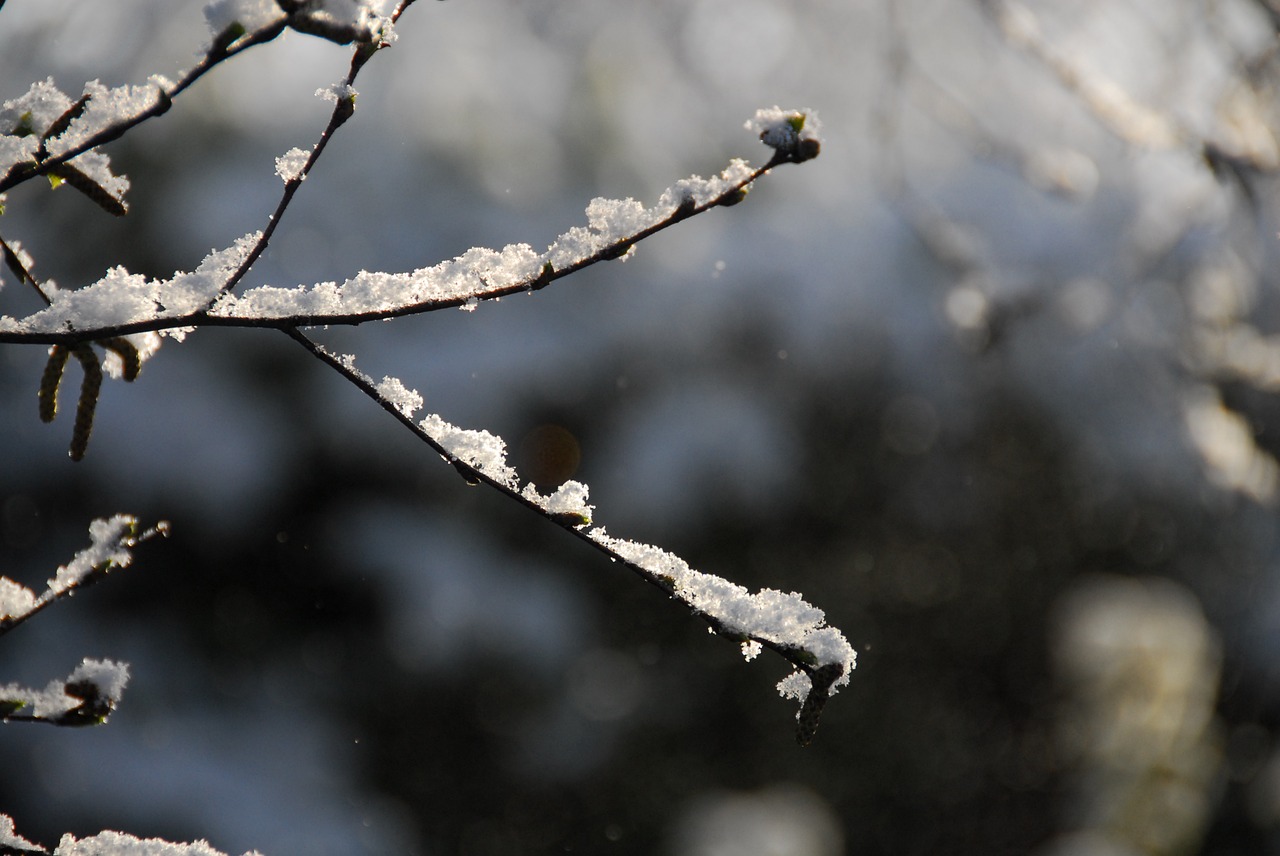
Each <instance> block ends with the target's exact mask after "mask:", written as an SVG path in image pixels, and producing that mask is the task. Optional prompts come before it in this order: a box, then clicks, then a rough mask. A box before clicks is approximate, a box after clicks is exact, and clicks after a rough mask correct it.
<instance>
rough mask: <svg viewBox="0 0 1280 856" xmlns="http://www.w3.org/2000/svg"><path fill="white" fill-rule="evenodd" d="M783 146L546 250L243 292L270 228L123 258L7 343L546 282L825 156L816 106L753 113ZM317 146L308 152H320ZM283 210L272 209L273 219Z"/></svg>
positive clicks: (441, 302) (0, 338)
mask: <svg viewBox="0 0 1280 856" xmlns="http://www.w3.org/2000/svg"><path fill="white" fill-rule="evenodd" d="M747 127H748V128H750V129H752V130H755V131H756V132H757V133H758V134H759V135H760V138H761V140H762V142H764V143H765V144H766V145H768V146H770V147H771V148H773V149H774V157H773V158H772V159H771V160H770V161H769V162H768V163H766V164H764V165H763V166H760V167H755V168H752V167H751V166H750V165H748V164H747V163H746V161H744V160H742V159H739V158H735V159H734V160H732V161H731V162H730V163H729V165H728V166H727V167H726V168H725V169H724V170H723V171H721V173H720V174H719V175H717V176H713V177H711V178H702V177H700V176H692V177H690V178H686V179H682V180H680V181H678V182H676V183H675V184H674V185H672V186H671V187H669V188H667V190H665V191H664V192H663V193H662V194H661V196H660V197H659V199H658V202H657V203H656V204H655V205H654V206H653V207H646V206H644V205H643V204H642V203H640V202H637V201H636V200H634V199H631V198H627V199H621V200H619V199H605V198H596V199H593V200H592V201H591V203H590V204H589V205H588V206H587V210H586V217H587V225H586V226H575V227H573V228H571V229H569V230H568V231H567V232H565V233H564V234H562V235H560V236H559V237H557V238H556V239H555V240H554V241H553V242H552V243H551V245H550V246H549V247H547V249H546V250H545V251H543V252H541V253H538V252H536V251H534V250H533V248H532V247H530V246H529V245H528V244H510V245H508V246H506V247H504V248H503V249H502V250H492V249H487V248H482V247H477V248H473V249H471V250H468V251H467V252H466V253H464V254H463V255H461V256H458V257H457V258H454V259H451V260H449V261H445V262H440V263H439V264H436V265H434V266H432V267H428V268H420V269H418V270H414V271H408V272H404V273H384V272H370V271H361V272H360V273H358V274H356V275H355V276H354V277H352V278H350V279H348V280H346V281H345V282H342V283H337V282H322V283H317V284H314V285H309V286H308V285H300V286H297V287H295V288H282V287H279V286H272V285H263V286H259V287H257V288H252V289H249V290H247V291H245V292H244V293H243V294H240V295H235V294H230V293H228V292H227V284H228V281H230V280H232V279H235V278H238V276H240V275H242V273H243V271H244V270H245V265H246V262H249V261H251V259H252V258H256V256H257V255H258V254H260V253H261V251H262V249H263V248H264V246H265V243H264V242H265V239H266V238H267V237H268V236H267V235H266V234H265V233H263V232H256V233H253V234H251V235H247V236H245V237H243V238H241V239H240V240H239V241H237V243H236V244H235V246H233V247H230V248H227V249H225V250H220V251H216V252H214V253H213V254H211V255H210V256H208V257H207V258H206V259H205V260H204V262H203V263H202V264H201V265H200V267H199V268H197V269H196V271H194V272H193V273H179V274H176V275H175V276H174V277H173V278H171V279H168V280H148V279H147V278H146V277H143V276H141V275H138V274H131V273H129V272H128V271H126V270H125V269H123V268H113V269H112V270H111V271H108V273H107V275H106V276H104V277H103V278H102V279H100V280H98V281H97V282H95V283H92V284H91V285H88V286H86V287H84V288H81V289H78V290H76V291H71V292H59V293H58V294H57V295H55V296H54V298H53V302H52V305H50V306H49V307H47V308H46V309H43V310H40V311H38V312H36V313H34V314H32V315H29V316H27V317H26V318H23V319H21V320H18V319H14V318H11V317H8V316H3V317H0V342H28V343H59V342H67V341H79V340H83V339H100V338H102V337H104V336H120V335H124V334H127V333H137V332H144V331H150V332H155V331H165V330H179V331H186V330H189V329H191V328H194V327H200V326H239V327H273V326H274V327H283V326H289V327H296V326H302V327H308V326H324V325H331V324H360V323H364V322H366V321H373V320H382V319H387V318H394V317H398V316H403V315H414V314H421V313H424V312H431V311H435V310H439V309H446V308H452V307H460V308H463V309H471V308H474V307H475V306H476V305H477V304H478V303H479V302H480V301H483V300H493V299H497V298H501V297H505V296H507V295H511V294H518V293H521V292H527V291H536V290H538V289H541V288H544V287H545V286H547V285H548V284H550V283H551V282H552V281H554V280H557V279H560V278H561V277H564V276H567V275H569V274H571V273H574V272H576V271H579V270H581V269H582V268H585V267H588V266H590V265H593V264H596V263H598V262H602V261H608V260H611V259H617V258H625V257H626V256H627V255H628V254H629V253H630V252H631V250H632V248H633V247H634V246H635V244H636V243H638V242H639V241H642V240H644V239H645V238H648V237H650V236H651V235H654V234H656V233H657V232H659V231H662V230H663V229H666V228H669V227H670V226H673V225H675V224H676V223H678V222H680V221H682V220H684V219H686V218H688V217H691V216H694V215H696V214H701V213H704V212H706V211H709V210H711V209H712V208H715V207H719V206H726V205H733V204H736V203H737V202H740V201H741V200H742V199H743V198H744V196H745V195H746V193H747V191H748V190H749V188H750V186H751V185H752V183H753V182H755V181H756V180H757V179H758V178H760V176H762V175H763V174H765V173H766V172H768V171H769V170H771V169H773V168H774V167H776V166H778V165H780V164H783V163H799V162H802V161H804V160H809V159H812V158H813V157H816V156H817V152H818V150H819V138H818V136H817V131H816V129H817V128H818V119H817V116H816V113H814V111H812V110H808V111H785V110H781V109H779V108H776V107H775V108H772V109H769V110H760V111H758V112H757V113H756V115H755V117H754V118H753V119H752V120H750V121H749V122H748V123H747ZM302 154H303V153H302V151H301V150H299V149H293V150H290V151H289V152H287V153H286V154H285V155H284V156H282V157H281V158H280V159H279V160H278V162H277V170H278V171H279V173H280V174H281V175H282V177H283V176H287V180H288V181H289V182H290V183H292V184H294V185H295V186H296V184H298V183H300V182H301V181H302V179H303V178H305V171H304V170H303V168H302V166H301V163H300V162H301V161H302V157H301V155H302ZM314 160H315V153H314V152H313V153H312V154H311V155H310V160H309V161H308V162H314ZM278 221H279V217H278V216H277V217H273V219H272V223H273V224H274V223H275V222H278Z"/></svg>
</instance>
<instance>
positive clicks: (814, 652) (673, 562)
mask: <svg viewBox="0 0 1280 856" xmlns="http://www.w3.org/2000/svg"><path fill="white" fill-rule="evenodd" d="M289 334H290V336H291V337H292V338H294V339H295V340H296V341H297V342H298V343H299V344H301V345H302V346H303V347H305V348H306V349H307V350H308V351H310V352H311V353H312V354H313V355H315V356H317V357H319V358H320V359H322V360H324V361H325V362H326V363H328V364H329V365H330V366H332V367H333V368H334V369H336V370H337V371H338V372H339V373H340V374H342V375H343V377H345V378H346V379H347V380H349V381H350V382H351V383H353V384H354V385H355V386H356V387H358V388H359V389H360V390H361V391H362V392H364V393H365V394H366V395H368V396H369V397H370V398H372V399H373V400H374V401H376V402H378V404H379V405H381V406H382V408H383V409H384V410H386V411H387V412H389V413H391V414H392V415H394V416H395V417H396V418H397V419H398V420H399V421H400V422H401V423H402V424H403V425H405V426H406V427H407V428H409V429H410V430H411V431H413V432H414V434H416V435H417V436H418V437H419V438H420V439H422V440H423V441H424V442H426V443H427V444H428V445H429V446H431V447H432V448H433V449H435V451H436V452H438V453H439V454H440V456H441V457H442V458H443V459H444V460H445V461H446V462H447V463H449V464H450V465H452V466H453V467H454V468H455V469H456V470H458V472H459V474H461V475H462V477H463V478H464V479H465V480H466V481H467V483H468V484H472V485H475V484H480V483H481V482H483V483H485V484H487V485H489V486H490V487H492V488H494V489H496V490H498V491H500V492H502V493H504V494H506V495H507V496H509V497H511V498H512V499H514V500H516V501H518V502H520V503H521V504H523V505H525V506H526V507H528V508H530V509H532V510H534V511H535V512H537V513H539V514H541V515H542V516H543V517H546V518H547V519H548V520H551V521H552V522H554V523H556V524H557V525H559V526H561V527H562V528H564V529H566V530H567V531H569V532H571V533H573V534H574V535H575V536H577V537H578V538H580V539H581V540H583V541H586V542H587V543H589V544H591V545H592V546H594V547H595V548H596V549H598V550H600V551H601V552H603V553H605V554H606V555H608V556H609V557H610V558H612V559H614V560H615V561H617V562H621V563H622V564H623V565H625V566H626V567H627V568H629V569H631V570H632V571H633V572H635V573H636V574H638V575H639V576H640V577H641V578H642V579H644V580H645V581H646V582H648V583H650V584H651V585H654V586H656V587H658V588H660V589H662V590H663V591H664V592H666V593H667V594H669V595H671V596H672V597H674V598H676V599H677V600H679V601H680V602H682V603H683V604H684V605H685V606H686V607H687V608H688V609H689V610H690V611H691V612H693V613H694V614H695V615H697V616H699V617H701V618H702V619H703V620H705V621H706V622H707V624H708V625H709V627H710V629H711V631H712V632H713V633H715V634H717V635H719V636H723V637H725V638H728V639H730V640H732V641H734V642H736V643H737V644H739V645H740V646H742V651H743V655H744V656H745V657H746V659H748V660H751V659H753V658H754V657H755V656H756V654H758V653H759V651H760V649H761V648H762V647H764V648H769V649H771V650H773V651H776V652H777V653H778V654H780V655H781V656H782V657H783V658H785V659H786V660H788V661H789V662H791V664H792V665H793V666H794V667H795V669H794V671H793V672H792V673H791V674H790V675H788V676H787V677H786V678H784V679H783V680H782V681H781V682H779V684H778V691H779V693H780V694H781V695H782V696H783V697H784V698H792V699H795V700H797V701H799V702H800V703H801V707H800V710H799V712H798V713H797V717H796V718H797V730H796V737H797V740H798V741H799V742H800V743H801V745H808V743H809V742H810V741H812V739H813V736H814V733H815V731H816V730H817V727H818V720H819V718H820V716H821V714H822V709H823V706H824V705H825V704H826V701H827V699H828V698H829V697H830V695H832V694H833V693H834V692H836V691H837V690H838V689H839V688H840V687H842V686H845V685H847V684H848V683H849V677H850V673H851V672H852V671H853V669H854V667H855V666H856V665H857V653H856V652H855V651H854V649H853V647H852V646H851V645H850V644H849V642H848V640H847V639H845V636H844V634H843V633H841V632H840V630H839V629H837V628H835V627H832V626H830V625H828V624H827V623H826V616H825V614H824V613H823V611H822V610H821V609H818V608H817V607H815V606H813V605H812V604H810V603H808V602H806V601H805V600H804V598H803V596H801V595H800V594H798V593H796V592H781V591H777V590H774V589H762V590H761V591H758V592H754V593H752V592H750V591H749V590H747V589H746V588H744V587H743V586H740V585H738V584H736V583H733V582H730V581H729V580H726V579H724V578H723V577H719V576H716V575H715V574H709V573H704V572H702V571H697V570H694V569H693V568H691V567H690V566H689V565H688V563H687V562H685V561H684V560H683V559H681V558H680V557H679V556H676V555H674V554H672V553H669V552H667V551H666V550H663V549H661V548H659V547H655V546H652V545H650V544H643V543H639V542H636V541H629V540H626V539H622V538H615V537H613V536H611V535H609V534H608V533H607V532H606V531H605V529H604V527H603V526H597V527H595V528H593V529H591V530H589V531H588V530H587V529H586V527H587V526H588V525H589V524H590V523H591V522H592V519H593V517H594V516H595V515H594V511H595V507H594V506H592V505H589V504H588V503H587V499H588V497H589V493H590V489H589V488H588V486H587V485H585V484H582V483H581V482H576V481H569V482H565V483H564V484H563V485H560V487H559V488H557V489H556V490H555V491H554V492H553V493H551V494H550V495H549V496H544V495H543V494H541V493H540V492H539V490H538V488H537V487H536V486H535V485H534V484H532V483H527V484H525V485H523V486H521V483H520V477H519V474H518V473H517V472H516V471H515V469H513V468H512V467H511V466H510V464H508V462H507V458H506V443H505V442H504V441H503V439H502V438H501V437H498V436H496V435H494V434H491V433H490V432H488V431H475V430H468V429H464V428H459V427H457V426H455V425H452V424H450V423H448V422H446V421H445V420H444V419H442V418H441V417H440V416H438V415H435V414H430V415H428V416H427V417H425V418H424V419H421V420H419V421H415V414H416V413H417V411H418V410H420V409H421V408H422V405H423V398H422V395H421V394H420V393H419V392H417V391H416V390H411V389H409V388H408V387H406V386H405V385H404V383H403V382H402V381H400V380H399V379H397V378H393V377H384V378H383V379H382V380H381V381H378V382H375V381H374V380H373V379H372V378H371V377H369V376H368V375H366V374H365V373H363V372H362V371H360V370H359V369H357V368H356V366H355V358H354V357H352V356H350V355H335V354H332V353H330V352H329V351H327V350H326V349H325V348H324V347H323V346H321V345H320V344H319V343H317V342H316V341H314V340H313V339H311V338H309V337H307V336H306V335H305V334H303V333H302V332H301V331H299V330H296V329H294V330H291V331H289Z"/></svg>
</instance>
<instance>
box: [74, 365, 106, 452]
mask: <svg viewBox="0 0 1280 856" xmlns="http://www.w3.org/2000/svg"><path fill="white" fill-rule="evenodd" d="M72 353H74V354H75V355H76V359H78V360H79V361H80V365H81V366H82V367H83V368H84V382H83V383H81V384H80V400H79V401H78V402H77V403H76V424H75V427H73V428H72V429H71V449H70V453H69V454H70V455H71V460H73V461H79V460H81V459H83V458H84V453H85V450H86V449H88V448H89V435H90V434H91V433H93V413H94V411H95V410H96V409H97V407H98V392H99V391H100V390H101V389H102V366H101V365H99V363H98V356H97V355H96V354H95V353H94V352H93V348H91V347H89V345H87V344H80V345H76V347H75V350H74V351H73V352H72Z"/></svg>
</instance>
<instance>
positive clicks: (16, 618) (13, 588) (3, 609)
mask: <svg viewBox="0 0 1280 856" xmlns="http://www.w3.org/2000/svg"><path fill="white" fill-rule="evenodd" d="M168 534H169V524H168V523H167V522H165V521H161V522H160V523H158V524H156V525H155V526H154V527H152V528H150V529H146V530H141V531H140V530H139V523H138V519H137V518H136V517H133V516H132V515H128V514H117V515H115V516H114V517H109V518H99V519H97V520H94V521H93V522H92V523H90V524H89V538H90V540H91V542H92V543H91V544H90V545H89V546H88V547H86V548H85V549H83V550H81V551H79V552H78V553H76V555H75V558H73V559H72V560H71V561H70V562H68V563H67V564H65V565H63V566H62V567H60V568H58V570H57V572H56V573H55V574H54V575H53V576H52V577H51V578H50V579H49V580H48V582H47V583H46V584H45V590H44V591H43V592H42V593H41V594H40V595H39V596H37V595H36V594H35V592H33V591H32V590H31V589H29V588H27V587H26V586H24V585H21V584H20V583H17V582H14V581H13V580H11V579H9V578H8V577H0V636H3V635H4V634H6V633H8V632H9V631H10V630H12V629H13V628H14V627H16V626H18V625H19V624H21V623H22V622H24V621H26V620H27V619H29V618H30V617H31V616H33V615H35V614H36V613H38V612H40V611H41V610H43V609H45V608H46V607H48V606H49V605H50V604H51V603H53V602H54V601H56V600H60V599H61V598H64V597H67V596H69V595H71V594H73V593H74V592H75V591H76V590H77V589H81V588H84V587H85V586H88V585H90V584H92V583H94V582H97V581H98V580H99V579H101V578H102V577H105V576H106V575H107V574H109V573H111V572H112V571H114V570H115V569H117V568H125V567H128V566H129V565H130V564H131V563H132V562H133V553H132V552H131V551H132V549H133V548H134V547H136V546H137V545H139V544H141V543H143V542H144V541H149V540H151V539H152V538H156V537H165V536H167V535H168Z"/></svg>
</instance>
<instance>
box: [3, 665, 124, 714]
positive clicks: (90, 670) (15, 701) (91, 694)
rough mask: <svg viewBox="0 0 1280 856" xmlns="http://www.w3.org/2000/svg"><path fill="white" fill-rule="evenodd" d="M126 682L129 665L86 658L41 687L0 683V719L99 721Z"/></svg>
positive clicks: (114, 704)
mask: <svg viewBox="0 0 1280 856" xmlns="http://www.w3.org/2000/svg"><path fill="white" fill-rule="evenodd" d="M128 682H129V666H128V664H127V663H117V662H115V661H114V660H91V659H89V658H87V657H86V658H85V659H84V660H83V661H82V662H81V663H80V665H79V666H77V667H76V669H75V671H73V672H72V673H71V674H70V675H69V676H68V677H67V678H65V679H64V680H60V681H50V682H49V684H48V685H47V686H46V687H45V688H44V689H43V690H30V689H26V688H24V687H20V686H18V685H17V684H7V685H3V686H0V722H43V723H46V724H48V725H63V726H82V725H101V724H102V723H104V722H106V721H107V717H108V716H110V715H111V712H112V711H113V710H115V708H116V705H117V704H118V703H119V701H120V696H121V694H122V693H123V692H124V687H125V684H127V683H128Z"/></svg>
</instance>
